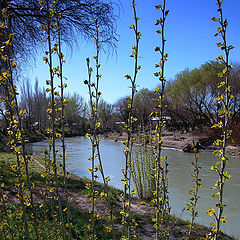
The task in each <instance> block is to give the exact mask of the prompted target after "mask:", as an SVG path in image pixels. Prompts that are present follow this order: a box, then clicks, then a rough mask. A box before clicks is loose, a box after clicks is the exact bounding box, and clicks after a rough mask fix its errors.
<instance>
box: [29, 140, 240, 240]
mask: <svg viewBox="0 0 240 240" xmlns="http://www.w3.org/2000/svg"><path fill="white" fill-rule="evenodd" d="M57 145H58V148H60V143H58V144H57ZM66 146H67V155H68V157H67V169H68V170H69V171H70V172H72V173H74V174H76V175H79V176H82V177H83V176H86V177H89V178H90V173H89V172H88V167H89V166H90V161H89V160H88V158H89V156H90V142H89V141H88V140H87V139H86V138H85V137H72V138H66ZM46 147H47V142H46V141H42V142H37V143H32V144H31V145H30V146H29V151H30V152H31V153H32V154H34V155H42V156H43V151H44V149H45V148H46ZM100 150H101V154H102V160H103V167H104V172H105V175H106V176H110V177H111V185H113V186H115V187H118V188H122V183H121V179H122V173H121V169H123V168H124V155H123V145H122V144H121V143H118V142H113V141H108V140H103V141H102V142H101V146H100ZM163 155H167V156H168V162H169V171H170V172H169V192H170V193H169V195H170V205H171V213H173V214H175V215H176V216H178V217H181V218H183V219H187V217H188V214H187V213H186V211H183V209H184V208H185V207H186V203H187V202H188V199H189V194H188V190H189V189H191V185H192V183H191V177H190V174H191V173H192V167H191V164H190V163H191V161H192V159H193V154H191V153H184V152H181V151H175V150H168V149H165V150H164V151H163ZM216 160H217V159H216V157H214V156H212V155H208V154H202V155H200V159H199V165H200V166H201V172H200V178H201V179H202V185H203V187H202V189H201V190H200V200H199V209H198V210H199V217H198V218H197V221H198V222H199V223H201V224H204V225H206V226H208V225H209V223H210V222H211V218H210V217H209V216H207V214H206V209H207V208H209V207H214V204H215V202H214V201H213V200H212V199H211V197H210V196H211V190H210V188H211V187H212V186H213V185H214V183H215V182H216V179H217V178H216V177H217V176H216V175H215V173H214V172H212V171H211V170H210V166H211V165H213V164H214V162H215V161H216ZM228 172H229V173H230V174H231V176H232V178H231V180H230V182H229V183H226V185H225V190H224V191H225V192H224V196H225V198H224V201H225V204H226V208H225V212H224V214H225V215H226V216H227V222H226V223H225V224H224V225H223V227H222V229H223V230H224V231H225V232H226V233H228V234H230V235H232V236H235V237H236V238H237V239H240V159H238V158H231V159H230V164H229V165H228Z"/></svg>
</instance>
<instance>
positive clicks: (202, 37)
mask: <svg viewBox="0 0 240 240" xmlns="http://www.w3.org/2000/svg"><path fill="white" fill-rule="evenodd" d="M161 3H162V1H161V0H158V1H157V0H148V1H146V0H136V7H137V13H138V16H139V18H140V20H139V31H141V32H142V38H141V41H140V48H139V51H140V52H139V57H140V58H139V64H140V65H142V69H141V70H140V71H139V75H138V79H137V82H138V85H139V86H140V87H139V89H140V88H149V89H154V88H155V87H156V86H157V85H158V80H157V78H156V77H154V75H153V73H154V71H155V67H154V66H155V63H157V62H159V55H158V54H157V53H156V52H155V51H154V48H155V47H156V46H158V45H160V44H159V43H160V38H159V34H156V32H155V31H156V30H157V27H156V26H155V25H154V24H155V22H156V19H157V18H159V15H158V14H159V13H160V12H159V11H157V10H156V9H155V5H158V4H161ZM121 4H122V10H121V12H120V18H119V19H118V21H117V29H118V30H117V31H118V34H119V42H118V48H117V50H116V52H117V53H116V54H104V53H102V54H101V66H102V67H101V74H102V79H101V83H100V85H101V87H100V88H101V91H102V93H103V95H102V96H103V99H104V100H106V101H107V102H109V103H115V102H116V101H117V100H118V99H119V98H121V97H124V96H127V95H129V94H130V89H129V82H128V80H127V79H125V78H124V76H125V75H126V74H129V75H131V74H132V73H133V64H134V63H133V59H132V58H130V57H129V55H130V54H131V52H132V49H131V46H132V45H134V35H133V31H131V30H130V28H129V26H130V25H131V24H132V23H133V13H132V8H131V0H121ZM167 8H168V9H169V11H170V12H169V15H168V18H167V22H166V39H167V42H166V47H167V52H168V54H169V58H168V61H167V64H166V78H167V79H168V80H172V79H174V76H175V75H176V74H177V73H178V72H180V71H182V70H184V69H185V68H190V69H192V68H195V67H199V66H200V65H201V64H203V63H205V62H206V61H211V60H214V59H215V58H216V57H217V56H218V55H219V54H221V52H220V51H219V49H218V47H217V46H216V43H217V42H219V41H220V40H221V39H220V38H219V37H214V34H215V33H216V29H217V27H218V25H217V23H214V22H213V21H211V18H212V17H214V16H215V17H217V16H218V15H217V11H216V10H217V6H216V1H215V0H201V1H200V0H181V1H180V0H167ZM239 9H240V0H225V1H224V4H223V11H224V16H225V17H226V18H227V19H228V21H229V27H228V35H227V36H228V42H229V44H231V45H233V46H234V47H235V49H234V50H232V53H231V56H230V59H231V61H233V62H240V11H239ZM79 38H80V39H81V37H79ZM64 54H65V55H66V60H67V62H66V64H65V66H64V75H65V76H66V77H67V78H68V82H67V84H68V88H67V92H70V93H73V92H77V93H79V94H80V95H81V96H83V97H84V98H85V99H86V100H88V93H87V87H86V86H85V85H84V84H83V81H84V80H85V79H86V78H87V69H86V63H85V59H86V58H87V57H90V58H91V56H93V55H94V49H93V44H92V43H90V42H86V41H83V40H80V41H79V46H78V47H77V48H76V49H74V50H73V52H72V54H70V53H69V51H66V52H65V53H64ZM42 56H43V53H40V57H38V58H37V59H40V60H36V63H35V64H34V65H33V67H32V69H29V70H28V72H27V73H26V74H25V75H26V76H28V77H29V78H30V79H31V80H32V81H34V79H35V77H38V79H39V84H40V85H41V86H44V84H45V82H46V80H47V79H48V78H49V76H48V69H47V66H45V64H44V63H43V62H42V61H41V59H42Z"/></svg>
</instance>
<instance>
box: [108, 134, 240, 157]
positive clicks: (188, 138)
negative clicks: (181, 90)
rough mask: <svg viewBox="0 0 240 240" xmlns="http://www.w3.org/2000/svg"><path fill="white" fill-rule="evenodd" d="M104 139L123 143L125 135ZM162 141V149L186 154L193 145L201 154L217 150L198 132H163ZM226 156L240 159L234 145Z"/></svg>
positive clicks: (229, 147) (237, 149) (236, 147)
mask: <svg viewBox="0 0 240 240" xmlns="http://www.w3.org/2000/svg"><path fill="white" fill-rule="evenodd" d="M104 138H105V139H108V140H113V141H116V142H123V141H125V140H126V134H124V133H106V134H104ZM162 141H163V147H164V148H170V149H174V150H179V151H186V152H188V147H190V146H191V145H192V144H193V143H194V144H197V145H198V146H199V152H201V153H212V152H213V151H214V150H216V149H217V148H216V146H215V145H214V143H213V142H214V138H213V137H210V136H208V135H207V134H205V133H199V132H188V133H181V132H179V131H175V132H170V131H166V130H165V131H163V137H162ZM227 154H228V156H232V157H239V158H240V147H239V146H236V145H228V146H227Z"/></svg>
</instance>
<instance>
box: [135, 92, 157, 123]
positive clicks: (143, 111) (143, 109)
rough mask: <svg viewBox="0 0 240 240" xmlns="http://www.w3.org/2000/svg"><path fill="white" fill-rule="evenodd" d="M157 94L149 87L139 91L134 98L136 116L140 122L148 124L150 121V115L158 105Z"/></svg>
mask: <svg viewBox="0 0 240 240" xmlns="http://www.w3.org/2000/svg"><path fill="white" fill-rule="evenodd" d="M155 98H156V94H155V93H154V92H152V91H150V90H148V89H147V88H143V89H141V90H140V91H138V92H137V93H136V95H135V98H134V105H133V106H134V116H135V117H136V118H137V119H138V124H141V123H143V124H144V126H147V125H148V123H149V120H150V119H149V116H150V114H151V113H152V112H153V111H154V108H155V107H156V105H157V104H156V101H155Z"/></svg>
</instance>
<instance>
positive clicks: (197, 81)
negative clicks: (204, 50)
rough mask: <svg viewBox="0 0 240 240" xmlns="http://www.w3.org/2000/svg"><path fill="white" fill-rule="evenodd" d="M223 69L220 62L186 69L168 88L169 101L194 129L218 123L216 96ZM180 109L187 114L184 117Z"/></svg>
mask: <svg viewBox="0 0 240 240" xmlns="http://www.w3.org/2000/svg"><path fill="white" fill-rule="evenodd" d="M222 69H223V66H222V64H220V63H218V62H214V61H212V62H207V63H205V64H203V65H202V66H201V67H200V68H196V69H193V70H191V71H190V70H189V69H185V70H184V71H182V72H180V73H179V74H177V75H176V77H175V80H174V81H173V82H172V83H171V84H170V85H169V86H168V88H167V100H168V102H170V103H171V105H172V110H173V109H175V110H176V112H178V115H179V116H182V117H183V118H185V119H186V117H187V120H188V121H189V122H190V124H191V125H192V127H194V126H196V125H198V126H201V125H209V126H210V125H211V124H213V123H216V121H217V111H218V103H217V101H216V96H217V94H218V91H217V90H216V85H217V82H218V81H219V78H220V77H219V76H218V73H219V72H221V71H222ZM179 109H183V110H184V112H187V113H188V114H187V115H185V114H184V115H182V114H181V112H179V111H178V110H179Z"/></svg>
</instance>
